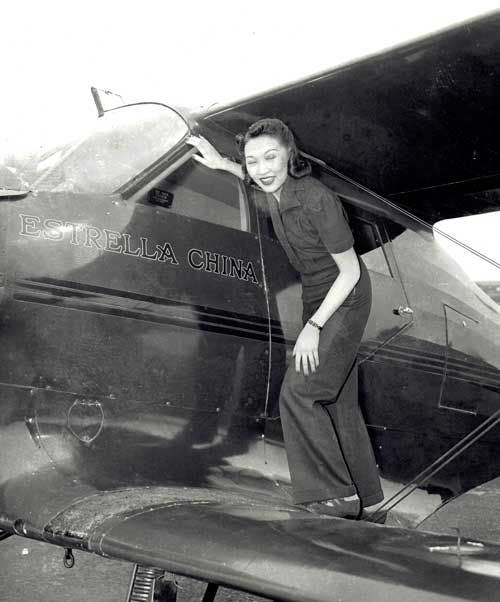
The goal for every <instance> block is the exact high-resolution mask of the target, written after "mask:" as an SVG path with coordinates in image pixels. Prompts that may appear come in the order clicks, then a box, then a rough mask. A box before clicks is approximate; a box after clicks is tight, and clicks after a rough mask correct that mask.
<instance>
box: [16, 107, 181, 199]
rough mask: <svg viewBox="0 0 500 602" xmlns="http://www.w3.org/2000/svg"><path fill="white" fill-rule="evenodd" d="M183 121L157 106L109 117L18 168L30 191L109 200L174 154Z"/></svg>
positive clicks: (121, 111) (125, 109)
mask: <svg viewBox="0 0 500 602" xmlns="http://www.w3.org/2000/svg"><path fill="white" fill-rule="evenodd" d="M188 132H189V128H188V126H187V124H186V122H185V121H184V119H183V118H182V117H181V116H180V115H179V114H178V113H176V112H175V111H174V110H172V109H170V108H168V107H165V106H163V105H158V104H137V105H129V106H125V107H121V108H120V109H116V110H113V111H109V112H107V113H106V114H105V115H104V117H101V118H98V119H96V121H95V123H94V126H93V128H92V129H91V131H89V132H87V133H86V135H85V136H83V137H81V138H80V139H78V140H72V141H68V142H67V143H64V144H59V145H57V146H54V147H51V148H48V149H47V148H45V149H43V150H42V151H41V152H40V153H38V154H37V155H36V156H31V157H30V159H29V160H28V161H24V162H23V164H22V166H21V167H20V168H19V166H17V175H18V176H19V177H20V178H21V179H22V180H23V181H24V182H25V184H26V185H27V186H28V187H29V188H31V189H32V190H46V191H51V192H57V191H64V190H69V191H72V192H82V193H99V194H111V193H113V192H115V191H116V190H118V189H119V188H121V187H122V186H123V185H124V184H126V183H127V182H129V181H130V180H132V179H134V178H135V177H137V176H138V175H140V174H141V173H142V172H144V170H145V169H147V168H148V167H149V166H150V165H152V164H154V163H155V162H156V161H158V160H159V159H160V158H161V157H162V156H164V155H165V154H167V153H168V152H169V151H170V150H171V149H172V148H174V147H175V146H176V145H177V144H178V143H179V142H180V141H181V140H182V138H183V137H184V136H185V135H186V134H188Z"/></svg>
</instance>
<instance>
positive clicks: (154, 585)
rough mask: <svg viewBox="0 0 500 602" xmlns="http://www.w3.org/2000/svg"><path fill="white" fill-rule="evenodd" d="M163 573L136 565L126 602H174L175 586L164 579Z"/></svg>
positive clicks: (152, 568)
mask: <svg viewBox="0 0 500 602" xmlns="http://www.w3.org/2000/svg"><path fill="white" fill-rule="evenodd" d="M164 575H165V571H164V570H163V569H157V568H154V567H149V566H143V565H141V564H136V565H135V567H134V572H133V573H132V579H131V581H130V587H129V590H128V597H127V602H175V601H176V600H177V585H176V583H175V581H168V580H166V579H165V578H164Z"/></svg>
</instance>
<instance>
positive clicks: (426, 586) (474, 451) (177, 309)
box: [0, 13, 500, 602]
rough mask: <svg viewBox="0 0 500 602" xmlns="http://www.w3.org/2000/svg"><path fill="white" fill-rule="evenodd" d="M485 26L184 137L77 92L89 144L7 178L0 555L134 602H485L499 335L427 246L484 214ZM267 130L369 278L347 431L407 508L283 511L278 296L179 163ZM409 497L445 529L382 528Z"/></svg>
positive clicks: (279, 257) (488, 94) (294, 322)
mask: <svg viewBox="0 0 500 602" xmlns="http://www.w3.org/2000/svg"><path fill="white" fill-rule="evenodd" d="M499 26H500V13H492V14H490V15H487V16H485V17H481V18H479V19H475V20H473V21H470V22H467V23H464V24H462V25H459V26H455V27H453V28H450V29H449V30H446V31H443V32H440V33H438V34H433V35H431V36H428V37H426V38H423V39H420V40H417V41H414V42H411V43H408V44H405V45H404V46H401V47H398V48H395V49H391V50H389V51H386V52H383V53H380V54H377V55H374V56H371V57H368V58H366V59H362V60H359V61H356V62H354V63H351V64H348V65H345V66H343V67H339V68H336V69H333V70H331V71H329V72H325V73H322V74H319V75H317V76H312V77H310V78H307V79H305V80H302V81H300V82H295V83H292V84H290V85H287V86H283V87H280V88H277V89H275V90H270V91H268V92H266V93H264V94H259V95H257V96H255V97H251V98H247V99H243V100H241V101H238V102H234V103H231V104H230V105H226V106H221V107H212V108H210V109H207V110H204V111H187V110H180V109H175V108H171V107H168V106H166V105H164V104H161V103H157V102H144V103H135V104H131V105H123V106H118V107H116V108H113V109H109V110H105V109H104V108H103V102H101V101H100V100H99V93H98V91H97V90H94V91H93V94H94V97H95V98H96V99H97V103H96V104H97V108H98V113H99V118H98V119H96V124H95V127H94V129H93V130H92V131H91V132H89V134H88V136H86V137H83V138H81V139H79V140H77V141H76V142H75V141H71V142H68V144H65V145H61V146H59V147H57V148H54V149H52V151H51V152H50V153H47V154H45V155H44V156H42V157H37V158H35V159H36V160H33V161H32V162H31V163H28V164H25V165H21V168H18V169H17V170H13V169H8V170H7V171H8V174H7V175H8V178H7V180H8V185H5V186H4V188H3V190H1V191H0V192H1V197H2V200H1V202H0V328H1V330H0V332H1V337H2V346H1V361H0V387H1V402H0V429H1V430H0V432H1V440H0V446H1V447H0V449H1V460H2V461H1V463H0V540H3V539H6V538H8V537H10V536H12V535H16V536H19V537H27V538H33V539H36V540H39V541H43V542H46V543H49V544H52V545H57V546H60V547H61V548H64V562H65V565H66V566H68V567H70V566H72V565H73V563H74V557H73V554H72V550H84V551H87V552H90V553H93V554H97V555H100V556H102V557H105V558H108V557H109V558H116V559H122V560H126V561H129V562H130V563H131V564H133V565H134V571H133V575H132V579H131V583H130V588H129V593H128V602H134V601H136V600H151V601H152V600H166V599H175V592H174V591H173V588H172V584H171V583H170V582H169V581H168V579H166V578H164V573H165V571H169V572H170V573H174V574H178V575H186V576H189V577H192V578H195V579H199V580H202V581H205V582H207V584H208V585H207V590H206V593H205V596H204V600H205V601H206V602H208V601H209V600H213V599H215V596H216V593H217V588H218V587H219V586H221V585H224V586H228V587H231V588H234V589H237V590H242V591H247V592H250V593H254V594H257V595H262V596H266V597H268V598H271V599H274V600H286V601H289V600H294V601H295V600H296V601H300V602H303V601H314V602H319V601H327V600H328V601H330V600H332V599H338V600H340V599H342V600H360V599H370V600H401V599H405V600H419V601H422V600H440V601H444V600H456V599H464V600H495V599H496V596H497V590H498V585H499V580H498V579H499V577H500V534H499V532H498V528H496V526H495V524H494V521H493V520H492V516H494V513H495V512H496V510H497V509H498V503H499V499H500V498H499V496H498V493H497V491H496V487H497V485H498V477H499V474H500V459H499V458H500V454H499V453H498V451H499V445H500V426H499V424H500V353H499V351H500V336H499V335H500V308H499V307H498V305H497V304H496V303H495V302H494V301H493V300H492V299H491V298H490V297H488V295H486V293H485V292H484V291H483V290H482V289H481V288H480V287H478V286H477V285H476V284H475V283H474V282H472V281H471V280H470V278H469V277H468V276H467V275H466V274H465V272H464V271H463V270H462V269H461V267H460V266H459V265H458V264H456V262H454V261H453V259H451V258H450V257H449V256H448V255H447V254H446V253H445V252H444V251H443V249H442V247H441V246H440V245H439V242H438V240H439V237H438V236H436V235H435V232H434V230H433V225H434V224H436V223H437V222H438V221H440V220H443V219H446V218H450V217H455V216H459V215H460V216H463V215H468V214H473V213H480V212H486V211H491V210H494V209H496V208H497V207H498V200H497V199H498V189H499V183H498V170H497V164H498V155H499V150H500V147H499V144H498V136H497V135H496V133H497V131H498V128H497V127H496V126H498V125H500V124H499V120H500V117H499V116H498V111H497V107H498V106H500V105H499V103H498V100H499V98H498V97H499V95H500V89H499V87H498V85H497V81H498V77H497V76H498V75H499V73H498V72H499V71H500V67H499V66H498V65H499V64H500V62H499V61H498V58H499V56H498V55H499V53H500V38H499V36H498V34H497V31H498V27H499ZM262 116H275V117H279V118H281V119H283V120H284V121H285V122H286V123H288V124H289V125H290V126H291V128H292V129H293V131H294V132H296V134H297V138H298V140H299V143H300V148H301V150H302V151H303V153H304V155H305V156H307V157H309V158H310V160H311V161H312V163H313V165H314V175H315V176H316V177H318V178H320V179H321V180H322V181H323V182H324V183H325V184H326V185H328V186H330V187H331V188H332V189H333V190H335V191H336V193H337V194H338V195H339V196H340V197H341V199H342V201H343V203H344V207H345V209H346V211H347V214H348V217H349V221H350V225H351V227H352V229H353V232H354V235H355V240H356V245H355V246H356V250H357V252H358V253H359V255H360V256H361V257H362V258H363V260H364V261H365V263H366V265H367V267H368V268H369V270H370V276H371V280H372V286H373V292H374V302H373V308H372V313H371V316H370V320H369V323H368V325H367V328H366V331H365V335H364V338H363V343H362V347H361V350H360V355H359V368H360V377H359V393H360V403H361V406H362V410H363V412H364V415H365V418H366V422H367V425H368V428H369V432H370V435H371V437H372V442H373V446H374V450H375V453H376V458H377V462H378V465H379V468H380V472H381V475H382V476H383V477H385V478H387V479H390V480H392V481H395V482H397V483H400V484H401V489H400V490H399V491H398V494H397V495H396V497H395V499H394V500H392V499H390V500H387V501H386V502H385V506H382V507H381V508H380V509H379V510H378V511H377V513H376V514H375V516H374V517H373V520H371V521H347V520H343V519H335V518H330V517H325V516H321V515H314V514H312V513H309V512H307V511H306V510H304V509H303V508H300V507H298V506H294V505H293V502H292V498H291V490H290V480H289V475H288V469H287V463H286V454H285V449H284V445H283V438H282V432H281V424H280V419H279V409H278V393H279V387H280V383H281V379H282V377H283V374H284V370H285V367H286V364H287V361H288V360H289V359H290V355H291V350H292V348H293V344H294V340H295V337H296V336H297V334H298V332H299V330H300V323H299V320H300V316H301V310H300V290H299V288H300V287H299V282H298V279H297V275H296V274H295V273H294V272H293V270H292V269H291V268H290V267H289V265H288V261H287V260H286V257H285V255H284V253H283V250H282V249H281V247H280V246H279V244H278V242H277V240H276V237H275V234H274V232H273V229H272V224H271V223H270V221H269V218H268V215H267V213H266V211H265V207H264V205H263V203H262V197H261V193H259V191H257V190H256V189H254V188H252V187H251V186H246V185H244V184H243V183H242V182H241V181H239V180H238V179H236V178H234V177H232V176H231V175H230V174H227V173H223V172H218V171H212V170H209V169H207V168H205V167H204V166H203V165H200V164H199V163H197V162H195V161H193V160H192V155H193V153H194V152H195V151H194V149H193V148H192V147H191V146H190V145H188V144H187V143H186V140H187V138H188V137H189V136H190V135H191V134H195V135H197V134H201V135H203V136H205V137H206V138H207V139H209V140H210V141H211V142H212V143H213V144H214V145H215V146H216V147H217V148H218V149H220V150H221V151H222V152H223V153H224V154H226V155H228V156H234V153H235V149H234V145H233V140H234V134H235V133H237V132H239V131H243V130H244V129H245V127H246V126H247V125H248V124H249V123H251V122H253V121H254V120H256V119H258V118H259V117H262ZM18 167H19V166H18ZM16 177H18V179H19V184H18V186H19V188H16V183H15V181H14V180H15V179H16ZM437 227H438V226H436V228H437ZM441 236H445V234H443V233H441ZM456 244H460V243H458V242H457V243H456ZM470 252H471V253H474V251H473V250H471V251H470ZM484 260H485V261H489V263H490V264H491V265H492V266H493V267H497V268H499V267H500V266H498V265H496V264H495V263H494V262H493V261H492V260H489V259H488V258H484ZM417 487H419V488H425V489H426V490H428V491H431V492H437V493H439V494H440V495H441V497H442V499H443V501H444V502H447V503H444V504H443V505H442V507H440V508H439V509H438V510H437V511H436V512H435V513H434V514H433V515H432V516H431V517H429V520H428V521H427V520H426V521H423V523H422V524H421V525H420V526H419V527H418V528H408V527H407V526H400V525H396V526H394V525H384V524H382V523H383V519H384V518H386V517H387V516H388V513H389V514H390V512H389V511H390V510H391V509H392V504H393V503H397V502H399V501H400V499H402V497H404V496H406V495H407V494H408V493H411V492H412V491H413V490H414V489H415V488H417ZM469 517H472V518H473V521H469V520H468V518H469Z"/></svg>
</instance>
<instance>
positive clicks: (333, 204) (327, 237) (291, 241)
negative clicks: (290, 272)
mask: <svg viewBox="0 0 500 602" xmlns="http://www.w3.org/2000/svg"><path fill="white" fill-rule="evenodd" d="M266 196H267V202H268V204H269V210H270V213H271V217H272V218H273V224H274V228H275V230H276V235H277V237H278V239H279V241H280V242H281V244H282V246H283V248H284V250H285V252H286V254H287V256H288V259H289V260H290V263H291V264H292V266H293V267H294V268H295V269H296V270H297V271H298V272H299V273H300V275H301V279H302V289H303V293H302V296H303V299H304V301H315V300H317V299H320V298H323V297H324V296H325V295H326V293H327V292H328V290H329V288H330V287H331V285H332V283H333V282H334V281H335V279H336V278H337V276H338V274H339V269H338V267H337V264H336V263H335V261H334V260H333V258H332V256H331V255H330V253H343V252H344V251H347V250H348V249H350V248H351V247H352V246H353V244H354V239H353V236H352V232H351V229H350V228H349V224H348V222H347V217H346V214H345V212H344V208H343V207H342V204H341V202H340V200H339V199H338V197H337V195H336V194H335V193H334V192H332V191H331V190H330V189H329V188H327V187H326V186H325V185H324V184H322V183H321V182H320V181H319V180H316V179H315V178H313V177H311V176H305V177H303V178H292V177H291V176H288V178H287V180H286V182H285V184H284V186H283V189H282V190H281V195H280V202H279V204H278V202H277V201H276V199H275V197H274V196H273V195H272V194H268V195H266ZM278 216H279V218H280V219H279V218H278V219H277V217H278Z"/></svg>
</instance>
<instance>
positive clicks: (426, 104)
mask: <svg viewBox="0 0 500 602" xmlns="http://www.w3.org/2000/svg"><path fill="white" fill-rule="evenodd" d="M333 27H334V26H333V24H332V29H333ZM499 27H500V13H498V12H497V13H493V14H491V15H489V16H487V17H483V18H480V19H477V20H474V21H471V22H470V23H465V24H463V25H460V26H457V27H454V28H451V29H449V30H446V31H445V32H442V33H438V34H435V35H432V36H429V37H426V38H423V39H420V40H417V41H415V42H412V43H410V44H407V45H405V46H402V47H399V48H395V49H391V50H389V51H386V52H384V53H382V54H378V55H375V56H373V57H370V58H367V59H364V60H360V61H356V62H354V63H352V64H350V65H345V66H343V67H340V68H336V69H334V70H332V71H330V72H326V73H323V74H320V75H318V76H315V77H312V78H309V79H305V80H303V81H300V82H297V83H294V84H291V85H288V86H285V87H282V88H279V89H276V90H274V91H270V92H268V93H265V94H261V95H258V96H255V97H252V98H249V99H247V100H243V101H241V102H238V103H235V104H233V105H231V106H225V107H222V108H219V109H213V110H212V111H210V112H208V113H207V114H205V115H204V116H202V118H201V119H200V124H201V126H202V128H203V126H205V127H206V128H208V130H210V128H212V129H213V131H214V132H216V131H217V129H218V128H223V129H224V130H226V131H230V132H233V133H235V132H241V131H244V130H245V129H246V127H247V126H248V125H249V124H250V123H251V122H253V121H254V120H256V119H259V118H261V117H278V118H281V119H282V120H284V121H285V122H286V123H287V124H288V125H289V126H290V127H291V128H292V129H293V131H294V133H295V134H296V135H297V138H298V141H299V147H300V148H301V149H302V150H304V151H306V152H307V153H309V154H311V155H313V156H315V157H318V158H320V159H322V160H323V161H325V162H326V163H327V164H329V165H330V166H333V167H335V168H336V169H337V170H339V171H340V172H342V173H345V174H346V175H348V176H349V177H351V178H353V179H354V180H356V181H358V182H360V183H362V184H363V185H365V186H367V187H368V188H371V189H372V190H374V191H376V192H377V193H380V194H383V195H385V196H388V195H399V196H401V197H402V198H404V199H405V200H407V199H409V200H412V202H417V201H419V200H420V201H422V200H428V198H429V195H430V194H432V192H433V191H434V192H436V193H438V192H439V193H440V195H441V197H442V186H443V185H445V184H446V185H450V184H452V185H453V186H454V187H455V189H459V190H460V189H461V190H466V191H467V190H470V188H471V186H472V189H474V186H476V185H477V182H476V179H477V178H480V179H481V181H482V182H483V183H484V182H485V181H486V182H487V183H488V187H489V188H495V187H498V186H499V182H500V177H499V175H498V173H499V169H498V165H499V162H500V137H499V136H498V131H499V129H500V111H499V110H498V107H499V106H500V86H498V81H499V79H500V61H499V60H498V58H499V55H500V36H498V29H499ZM332 35H334V32H333V31H332ZM297 52H300V48H297ZM206 134H207V136H210V135H213V134H211V133H210V131H207V132H206ZM495 182H496V186H495ZM483 188H484V186H483ZM399 196H396V198H399ZM440 200H441V198H440ZM484 202H485V203H486V202H487V201H486V200H485V201H484ZM475 203H476V204H477V200H476V201H475ZM494 203H496V200H495V201H494ZM470 209H471V211H474V209H475V211H477V207H476V208H475V207H474V205H473V203H472V202H471V207H470ZM464 213H465V210H464Z"/></svg>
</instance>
